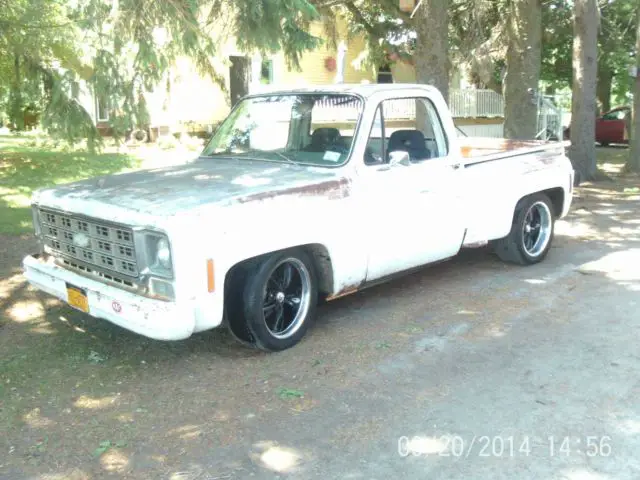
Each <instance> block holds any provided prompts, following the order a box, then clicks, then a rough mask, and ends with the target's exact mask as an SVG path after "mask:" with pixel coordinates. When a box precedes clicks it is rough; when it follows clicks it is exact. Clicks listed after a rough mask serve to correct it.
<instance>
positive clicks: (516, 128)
mask: <svg viewBox="0 0 640 480" xmlns="http://www.w3.org/2000/svg"><path fill="white" fill-rule="evenodd" d="M507 35H508V46H507V74H506V76H505V79H504V104H505V107H504V131H505V136H506V137H507V138H515V139H532V138H535V136H536V134H537V127H538V105H537V102H536V100H535V98H536V97H535V95H532V93H537V90H538V81H539V79H540V69H541V64H542V63H541V62H542V7H541V5H540V0H517V1H511V2H509V7H508V19H507Z"/></svg>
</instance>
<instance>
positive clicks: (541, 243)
mask: <svg viewBox="0 0 640 480" xmlns="http://www.w3.org/2000/svg"><path fill="white" fill-rule="evenodd" d="M552 228H553V219H552V215H551V210H549V206H548V205H547V204H546V203H545V202H541V201H539V202H536V203H534V204H533V205H531V207H529V210H527V213H526V215H525V217H524V224H523V226H522V246H523V247H524V250H525V252H526V253H527V254H528V255H530V256H532V257H537V256H538V255H540V254H541V253H543V252H544V251H545V249H546V248H547V245H548V244H549V240H551V232H552Z"/></svg>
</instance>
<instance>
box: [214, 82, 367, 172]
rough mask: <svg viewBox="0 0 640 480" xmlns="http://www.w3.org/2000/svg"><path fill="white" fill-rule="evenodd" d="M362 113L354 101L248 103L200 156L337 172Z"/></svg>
mask: <svg viewBox="0 0 640 480" xmlns="http://www.w3.org/2000/svg"><path fill="white" fill-rule="evenodd" d="M362 108H363V101H362V100H361V99H360V98H358V97H356V96H354V95H337V94H333V95H332V94H322V95H318V94H278V95H270V96H260V97H253V98H247V99H245V100H243V101H242V102H241V103H240V104H239V105H238V106H237V108H235V109H234V110H233V111H232V112H231V114H230V115H229V117H227V119H226V120H225V121H224V122H223V123H222V124H221V125H220V127H219V128H218V130H217V131H216V132H215V134H214V135H213V137H212V138H211V140H210V141H209V143H208V145H207V146H206V147H205V149H204V151H203V152H202V156H204V157H209V158H215V157H217V156H218V157H223V156H226V157H229V156H232V157H234V158H238V159H247V160H264V161H272V162H289V163H295V164H304V165H314V166H322V167H336V166H339V165H342V164H344V163H346V162H347V160H348V159H349V154H350V152H351V146H352V144H353V139H354V136H355V131H356V128H357V125H358V122H359V121H360V116H361V115H362Z"/></svg>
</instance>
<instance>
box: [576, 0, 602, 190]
mask: <svg viewBox="0 0 640 480" xmlns="http://www.w3.org/2000/svg"><path fill="white" fill-rule="evenodd" d="M598 23H599V19H598V5H597V0H575V1H574V7H573V32H574V33H573V99H572V104H571V149H570V150H569V157H570V158H571V163H572V164H573V168H574V169H575V171H576V183H581V182H584V181H589V180H595V177H596V173H597V167H596V144H595V141H596V139H595V129H596V84H597V78H598V62H597V57H598Z"/></svg>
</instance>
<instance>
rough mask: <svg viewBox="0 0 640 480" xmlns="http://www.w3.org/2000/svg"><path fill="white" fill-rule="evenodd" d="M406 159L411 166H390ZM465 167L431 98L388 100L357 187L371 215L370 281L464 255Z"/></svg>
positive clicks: (368, 231)
mask: <svg viewBox="0 0 640 480" xmlns="http://www.w3.org/2000/svg"><path fill="white" fill-rule="evenodd" d="M416 132H418V133H416ZM405 140H406V141H405ZM390 150H393V151H395V152H396V153H394V154H393V155H391V151H390ZM398 152H401V153H400V154H398ZM404 153H406V154H407V155H404ZM399 156H404V157H405V158H404V160H402V161H401V162H399V163H390V162H389V160H390V158H391V157H395V158H396V159H397V158H399ZM460 161H461V159H460V156H459V155H457V154H455V153H453V154H452V153H451V152H449V151H448V145H447V139H446V136H445V133H444V129H443V127H442V124H441V123H440V120H439V117H438V115H437V112H436V109H435V106H434V105H433V104H432V103H431V102H430V101H429V100H428V99H426V98H409V99H392V100H386V101H384V102H382V104H381V105H380V107H379V110H378V113H377V114H376V120H375V122H374V126H373V128H372V130H371V134H370V138H369V142H368V148H367V153H366V157H365V161H364V164H365V167H363V168H362V169H360V170H361V177H362V178H361V179H360V181H359V182H358V184H359V185H360V191H359V194H358V195H359V198H360V199H361V202H362V206H361V209H362V211H364V212H366V214H365V215H364V217H363V219H364V220H365V222H366V223H365V225H364V228H363V231H364V233H365V234H366V238H365V240H364V242H363V245H365V246H366V248H367V249H368V252H369V260H368V269H367V277H366V279H367V281H371V280H376V279H379V278H382V277H385V276H387V275H391V274H393V273H396V272H401V271H404V270H407V269H410V268H413V267H417V266H420V265H425V264H428V263H431V262H436V261H438V260H442V259H445V258H448V257H451V256H453V255H455V254H456V253H457V252H458V251H459V249H460V246H461V244H462V240H463V237H464V220H463V219H464V217H463V211H462V198H461V193H460V191H461V190H462V189H461V188H460V185H461V175H463V174H464V169H463V168H462V167H461V165H460Z"/></svg>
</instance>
